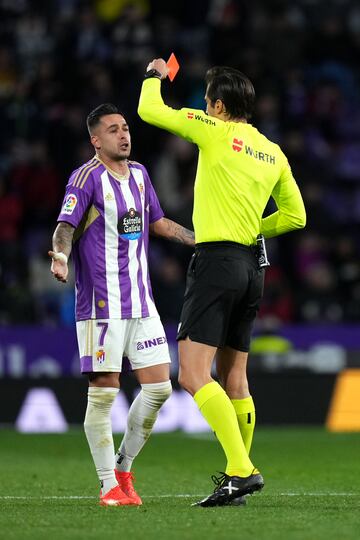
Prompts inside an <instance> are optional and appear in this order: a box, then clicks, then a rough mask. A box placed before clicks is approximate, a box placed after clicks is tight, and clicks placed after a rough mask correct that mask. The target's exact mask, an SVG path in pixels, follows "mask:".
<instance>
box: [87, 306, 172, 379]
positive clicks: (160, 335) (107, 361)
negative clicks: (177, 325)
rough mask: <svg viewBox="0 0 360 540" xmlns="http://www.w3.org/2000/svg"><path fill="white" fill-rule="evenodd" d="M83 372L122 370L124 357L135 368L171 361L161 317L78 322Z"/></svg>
mask: <svg viewBox="0 0 360 540" xmlns="http://www.w3.org/2000/svg"><path fill="white" fill-rule="evenodd" d="M76 333H77V339H78V346H79V354H80V366H81V373H91V372H99V373H101V372H108V371H109V372H119V373H120V372H121V371H122V363H123V357H127V358H128V359H129V362H130V365H131V368H132V369H140V368H145V367H149V366H156V365H158V364H168V363H170V355H169V347H168V344H167V339H166V336H165V331H164V327H163V325H162V322H161V321H160V317H158V316H155V317H145V318H139V319H89V320H87V321H78V322H77V323H76Z"/></svg>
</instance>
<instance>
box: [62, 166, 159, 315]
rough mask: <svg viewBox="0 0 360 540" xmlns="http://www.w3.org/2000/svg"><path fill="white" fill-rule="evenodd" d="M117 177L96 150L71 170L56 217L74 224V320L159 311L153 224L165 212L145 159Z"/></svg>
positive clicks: (154, 313) (146, 313)
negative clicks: (151, 253) (151, 262)
mask: <svg viewBox="0 0 360 540" xmlns="http://www.w3.org/2000/svg"><path fill="white" fill-rule="evenodd" d="M128 166H129V169H130V177H129V178H128V179H119V178H118V179H117V178H116V177H115V176H116V175H115V174H112V172H111V171H109V169H107V168H106V167H105V165H104V164H103V163H102V162H101V161H100V160H99V158H97V157H96V156H95V157H94V158H93V159H91V160H90V161H89V162H88V163H85V164H84V165H82V166H81V167H80V168H79V169H77V170H76V171H74V172H73V173H72V175H71V176H70V179H69V182H68V184H67V187H66V192H65V197H64V201H63V206H62V209H61V212H60V214H59V217H58V221H65V222H66V223H70V225H73V227H75V229H76V230H75V233H74V244H73V248H72V256H73V261H74V266H75V287H76V320H78V321H79V320H87V319H131V318H136V317H151V316H153V315H157V310H156V307H155V304H154V299H153V295H152V291H151V284H150V277H149V268H148V247H149V224H150V223H153V222H154V221H157V220H159V219H161V218H162V217H163V215H164V213H163V211H162V209H161V207H160V203H159V201H158V198H157V196H156V193H155V191H154V188H153V186H152V184H151V181H150V178H149V175H148V173H147V171H146V169H145V167H144V166H143V165H140V163H136V162H131V161H129V162H128Z"/></svg>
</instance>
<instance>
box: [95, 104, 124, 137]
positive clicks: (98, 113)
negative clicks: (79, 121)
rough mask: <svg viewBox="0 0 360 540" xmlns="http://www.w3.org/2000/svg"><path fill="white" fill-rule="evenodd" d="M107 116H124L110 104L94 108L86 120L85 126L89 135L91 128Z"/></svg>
mask: <svg viewBox="0 0 360 540" xmlns="http://www.w3.org/2000/svg"><path fill="white" fill-rule="evenodd" d="M107 114H121V116H124V115H123V113H122V112H121V111H119V109H118V108H117V107H116V105H113V104H112V103H102V104H101V105H99V106H98V107H96V109H94V110H93V111H91V112H90V113H89V114H88V116H87V118H86V125H87V128H88V130H89V133H91V129H92V128H94V127H95V126H97V125H98V124H99V122H100V120H101V118H102V117H103V116H106V115H107Z"/></svg>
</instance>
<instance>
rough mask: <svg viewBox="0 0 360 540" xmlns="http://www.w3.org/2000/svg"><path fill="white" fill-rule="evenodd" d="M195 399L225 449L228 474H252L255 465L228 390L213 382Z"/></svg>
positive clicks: (242, 475) (200, 391) (203, 388)
mask: <svg viewBox="0 0 360 540" xmlns="http://www.w3.org/2000/svg"><path fill="white" fill-rule="evenodd" d="M194 400H195V402H196V404H197V406H198V407H199V409H200V411H201V414H202V415H203V417H204V418H205V420H206V421H207V423H208V424H209V426H210V427H211V429H212V430H213V431H214V432H215V435H216V437H217V438H218V440H219V442H220V444H221V446H222V448H223V450H224V452H225V455H226V458H227V466H226V470H225V472H226V474H228V475H229V476H241V477H247V476H249V475H250V474H251V473H252V471H253V469H254V465H253V464H252V463H251V461H250V459H249V456H248V453H247V451H246V448H245V445H244V442H243V440H242V437H241V433H240V429H239V425H238V422H237V418H236V414H235V410H234V407H233V406H232V404H231V401H230V399H229V397H228V395H227V394H226V392H225V391H224V390H223V389H222V388H221V386H220V385H219V384H218V383H217V382H211V383H208V384H205V386H203V387H202V388H200V390H198V391H197V392H196V394H195V395H194Z"/></svg>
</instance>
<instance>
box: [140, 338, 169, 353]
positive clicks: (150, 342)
mask: <svg viewBox="0 0 360 540" xmlns="http://www.w3.org/2000/svg"><path fill="white" fill-rule="evenodd" d="M166 342H167V340H166V337H165V336H162V337H158V338H154V339H146V340H145V341H138V342H137V344H136V350H137V351H142V350H143V349H150V347H157V345H162V344H163V343H166Z"/></svg>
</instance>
